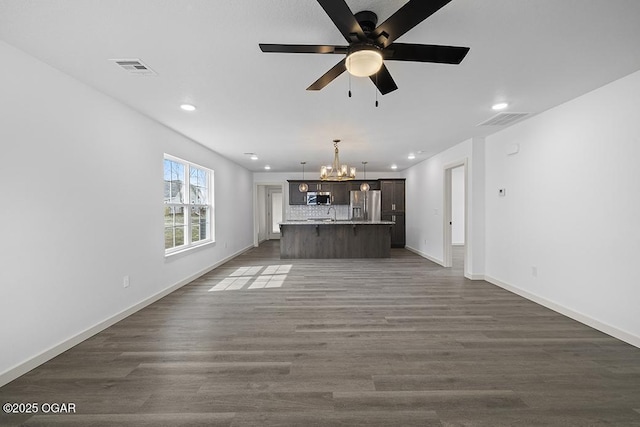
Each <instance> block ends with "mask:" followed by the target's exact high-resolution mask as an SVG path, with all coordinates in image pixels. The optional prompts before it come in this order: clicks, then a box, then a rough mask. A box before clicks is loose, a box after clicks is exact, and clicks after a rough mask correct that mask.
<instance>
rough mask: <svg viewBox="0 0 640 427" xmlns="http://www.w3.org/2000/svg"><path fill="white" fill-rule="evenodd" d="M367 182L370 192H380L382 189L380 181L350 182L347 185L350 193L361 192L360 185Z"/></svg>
mask: <svg viewBox="0 0 640 427" xmlns="http://www.w3.org/2000/svg"><path fill="white" fill-rule="evenodd" d="M363 182H366V183H368V184H369V190H379V189H380V181H378V180H377V179H376V180H370V179H367V180H366V181H365V180H359V181H349V182H348V183H347V189H348V191H360V184H362V183H363Z"/></svg>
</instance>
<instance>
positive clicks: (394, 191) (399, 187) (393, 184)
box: [380, 179, 405, 213]
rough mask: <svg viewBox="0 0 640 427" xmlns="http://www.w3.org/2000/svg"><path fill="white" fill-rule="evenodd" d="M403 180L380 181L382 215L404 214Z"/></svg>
mask: <svg viewBox="0 0 640 427" xmlns="http://www.w3.org/2000/svg"><path fill="white" fill-rule="evenodd" d="M404 184H405V180H404V179H385V180H380V190H381V191H380V196H381V199H382V213H385V212H389V213H391V212H404V199H405V195H404V194H405V193H404V190H405V188H404Z"/></svg>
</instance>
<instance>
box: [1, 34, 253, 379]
mask: <svg viewBox="0 0 640 427" xmlns="http://www.w3.org/2000/svg"><path fill="white" fill-rule="evenodd" d="M0 63H2V64H4V66H2V67H0V99H2V102H0V120H1V122H2V123H1V125H0V145H1V153H2V166H1V167H0V183H2V199H3V202H2V205H1V207H0V209H1V210H0V214H1V217H0V236H1V237H2V245H0V260H1V261H0V262H1V263H2V268H0V289H1V297H0V336H2V343H3V344H2V351H0V385H2V384H3V383H6V382H7V381H9V380H11V379H13V378H15V377H16V376H18V375H20V374H22V373H24V372H25V371H26V370H28V369H30V368H32V367H34V366H36V365H37V364H39V363H41V362H44V361H45V360H47V359H48V358H50V357H53V356H55V355H56V354H58V353H59V352H61V351H64V350H65V349H66V348H68V347H69V346H70V345H72V344H74V343H77V342H79V341H81V340H82V339H84V338H86V337H87V336H90V335H91V334H93V333H95V332H97V331H98V330H99V329H100V328H103V327H106V326H108V325H109V324H110V323H111V322H113V321H114V320H117V319H118V318H120V317H123V316H124V315H126V314H127V313H129V312H130V311H131V310H132V307H133V309H135V308H138V307H139V304H144V303H145V302H148V301H149V299H150V298H151V297H153V296H154V295H157V294H161V293H163V292H167V291H168V290H171V289H172V288H175V287H176V286H179V285H180V284H183V283H184V282H185V280H188V279H189V278H192V277H194V275H197V274H199V273H200V272H203V271H206V270H207V269H210V268H212V267H213V266H215V265H216V264H217V263H219V262H221V261H223V260H225V259H228V258H230V257H232V256H233V255H234V254H237V253H239V252H241V251H243V250H244V249H246V248H248V247H250V246H251V245H252V241H253V239H252V224H253V217H252V212H253V205H252V202H251V199H250V198H244V199H243V198H237V197H235V195H236V194H238V193H240V194H242V193H246V194H251V191H252V185H253V177H252V174H251V173H250V172H249V171H247V170H245V169H243V168H241V167H240V166H238V165H236V164H234V163H232V162H229V161H228V160H226V159H224V158H222V157H220V156H219V155H217V154H215V153H213V152H212V151H210V150H207V149H205V148H204V147H202V146H200V145H198V144H196V143H194V142H192V141H191V140H189V139H187V138H185V137H183V136H181V135H179V134H177V133H175V132H173V131H171V130H169V129H168V128H166V127H164V126H162V125H159V124H158V123H156V122H154V121H152V120H150V119H148V118H146V117H145V116H142V115H140V114H138V113H136V112H134V111H133V110H131V109H129V108H127V107H126V106H123V105H122V104H119V103H118V102H116V101H114V100H113V99H111V98H108V97H106V96H104V95H102V94H100V93H99V92H97V91H95V90H93V89H91V88H89V87H88V86H85V85H83V84H81V83H79V82H77V81H76V80H74V79H72V78H70V77H68V76H66V75H64V74H62V73H60V72H58V71H56V70H54V69H53V68H51V67H49V66H47V65H45V64H43V63H41V62H39V61H37V60H35V59H33V58H32V57H30V56H27V55H25V54H23V53H22V52H20V51H18V50H16V49H14V48H13V47H11V46H9V45H7V44H5V43H3V42H0ZM164 152H167V153H169V154H172V155H175V156H178V157H181V158H184V159H187V160H193V161H195V162H197V163H199V164H201V165H203V166H206V167H208V168H211V169H213V170H214V173H215V230H216V240H217V241H216V243H215V244H211V245H208V246H206V247H203V248H200V249H197V250H194V251H191V252H190V253H189V254H183V255H175V256H172V257H170V258H166V259H165V256H164V246H163V245H164V238H163V200H162V199H163V166H162V162H163V153H164ZM125 275H129V276H130V280H131V286H130V287H129V288H127V289H124V288H123V286H122V281H123V276H125ZM128 310H129V311H128ZM119 313H120V315H119Z"/></svg>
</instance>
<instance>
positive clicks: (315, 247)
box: [280, 220, 394, 259]
mask: <svg viewBox="0 0 640 427" xmlns="http://www.w3.org/2000/svg"><path fill="white" fill-rule="evenodd" d="M393 224H394V222H393V221H350V220H349V221H346V220H337V221H335V220H300V221H285V222H281V223H280V258H283V259H287V258H389V257H390V256H391V249H390V248H391V226H392V225H393Z"/></svg>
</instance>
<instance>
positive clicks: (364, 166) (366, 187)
mask: <svg viewBox="0 0 640 427" xmlns="http://www.w3.org/2000/svg"><path fill="white" fill-rule="evenodd" d="M367 163H368V162H362V169H363V171H364V182H363V183H362V184H360V191H369V188H371V187H370V186H369V183H368V182H367Z"/></svg>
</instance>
